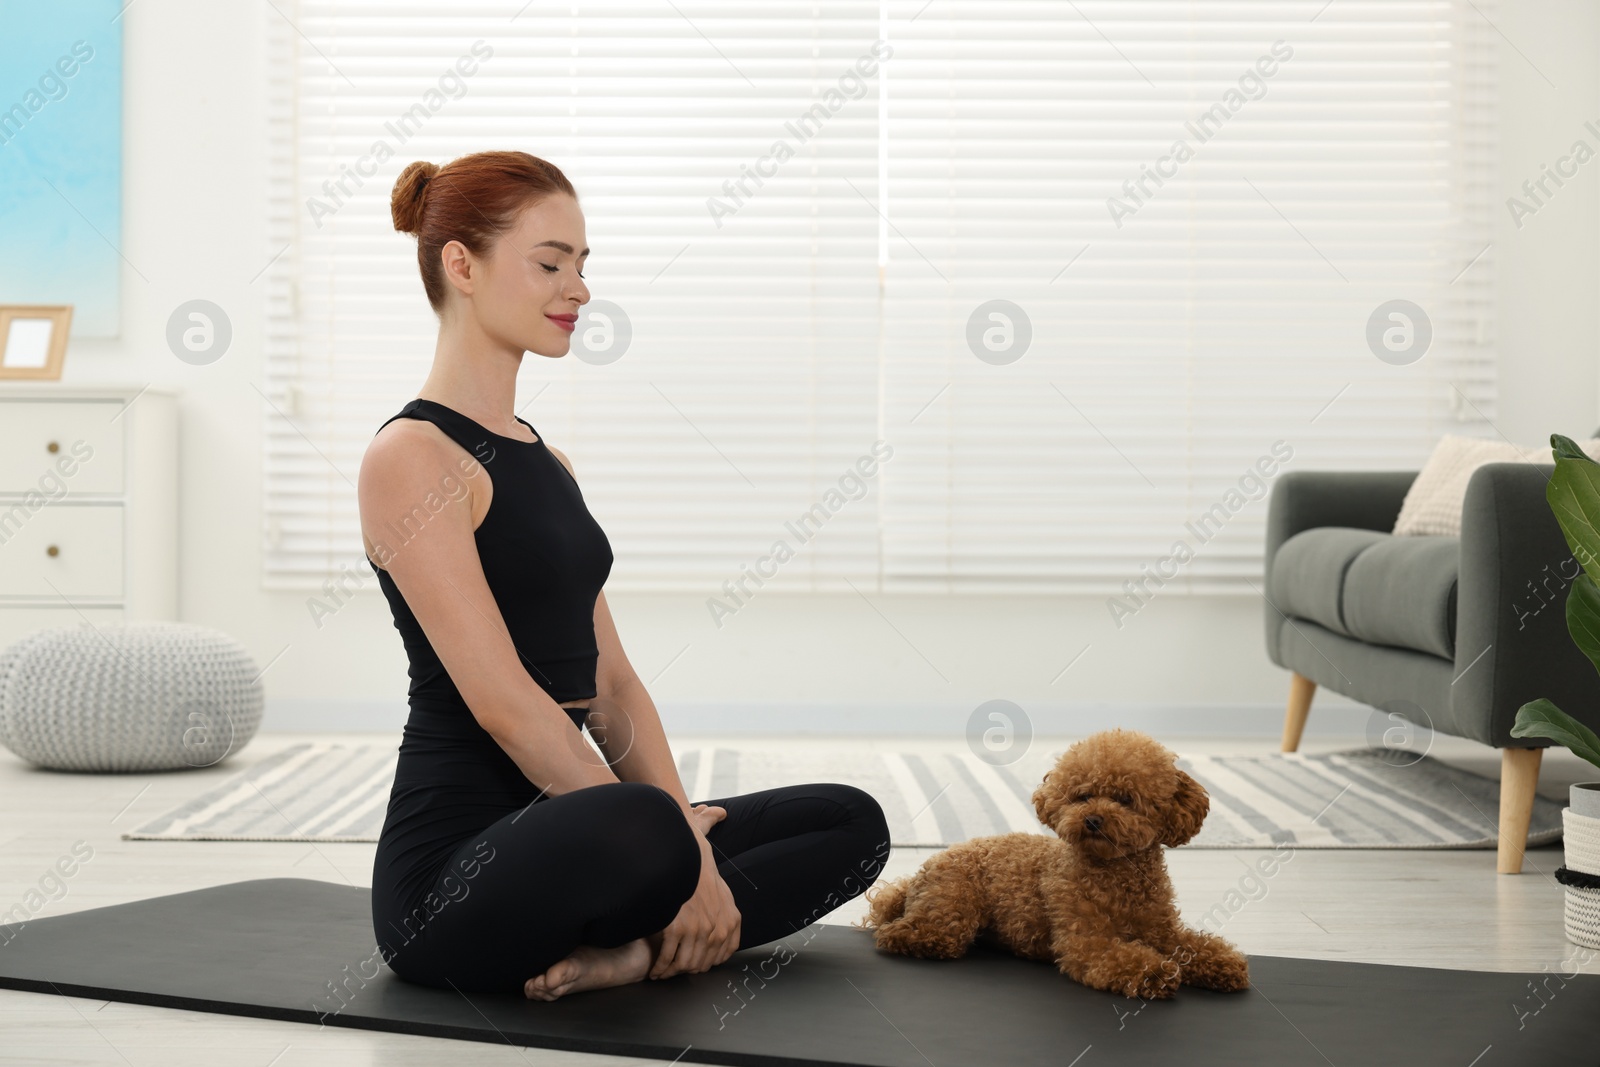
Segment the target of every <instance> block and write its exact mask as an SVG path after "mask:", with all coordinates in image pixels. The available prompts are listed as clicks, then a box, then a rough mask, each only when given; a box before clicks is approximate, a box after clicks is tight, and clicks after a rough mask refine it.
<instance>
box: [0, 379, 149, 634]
mask: <svg viewBox="0 0 1600 1067" xmlns="http://www.w3.org/2000/svg"><path fill="white" fill-rule="evenodd" d="M177 617H178V398H177V394H176V392H174V391H172V390H167V389H160V388H156V387H151V386H142V385H102V386H87V385H81V386H80V385H63V384H61V383H59V382H0V648H4V647H5V646H6V645H9V644H10V643H11V642H13V641H15V640H16V639H17V638H19V637H21V636H22V635H24V634H26V633H29V632H30V631H33V630H36V629H39V628H42V627H45V626H61V625H66V624H74V625H85V624H89V625H94V626H99V625H102V624H103V623H108V622H121V621H133V620H141V619H176V618H177Z"/></svg>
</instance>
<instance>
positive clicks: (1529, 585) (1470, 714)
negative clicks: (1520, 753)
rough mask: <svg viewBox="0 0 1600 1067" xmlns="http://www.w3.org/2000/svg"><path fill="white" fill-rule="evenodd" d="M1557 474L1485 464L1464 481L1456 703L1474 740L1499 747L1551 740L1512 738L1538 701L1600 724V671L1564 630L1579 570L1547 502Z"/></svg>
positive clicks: (1543, 466)
mask: <svg viewBox="0 0 1600 1067" xmlns="http://www.w3.org/2000/svg"><path fill="white" fill-rule="evenodd" d="M1554 472H1555V467H1554V466H1553V465H1551V464H1548V463H1488V464H1485V465H1484V466H1482V467H1480V468H1478V469H1477V470H1476V471H1474V472H1473V474H1472V478H1471V480H1470V481H1469V482H1468V483H1467V495H1466V501H1465V503H1464V505H1463V508H1462V512H1461V570H1460V573H1459V575H1458V577H1457V585H1456V668H1455V670H1456V675H1455V677H1456V681H1455V682H1454V683H1453V684H1452V686H1451V699H1450V705H1451V710H1452V713H1453V715H1454V718H1455V720H1456V722H1457V724H1458V725H1459V726H1461V727H1462V728H1463V729H1464V730H1467V731H1469V733H1468V736H1471V737H1473V738H1475V739H1476V740H1479V741H1482V742H1484V743H1485V744H1490V745H1494V746H1495V747H1496V748H1505V747H1529V746H1530V745H1542V744H1546V743H1547V742H1542V741H1536V740H1534V739H1532V738H1513V737H1512V736H1511V725H1512V723H1513V722H1515V721H1516V716H1517V709H1518V708H1520V707H1521V706H1522V705H1523V704H1526V703H1527V702H1528V701H1530V700H1535V699H1537V698H1539V697H1547V698H1549V699H1550V700H1553V701H1555V703H1556V705H1557V706H1558V707H1560V708H1561V709H1562V710H1563V711H1565V712H1567V713H1568V714H1570V715H1572V716H1573V717H1575V718H1577V719H1579V720H1581V721H1583V722H1584V723H1586V724H1587V725H1588V726H1590V727H1591V728H1596V729H1600V711H1597V709H1600V676H1597V675H1596V673H1595V668H1594V665H1593V664H1591V663H1590V662H1589V660H1588V658H1587V657H1585V656H1584V654H1583V653H1582V652H1580V651H1579V650H1578V646H1577V645H1575V644H1573V642H1572V636H1571V635H1570V634H1569V633H1568V632H1567V611H1566V607H1567V591H1568V589H1570V588H1571V585H1572V582H1573V580H1574V579H1575V578H1577V576H1578V572H1579V568H1578V564H1577V562H1576V561H1575V560H1574V559H1573V558H1572V550H1571V548H1569V547H1568V545H1567V541H1566V538H1565V537H1564V536H1563V535H1562V533H1561V526H1560V525H1559V524H1558V523H1557V522H1556V518H1555V515H1554V514H1553V513H1552V512H1551V510H1550V504H1549V502H1548V501H1547V500H1546V499H1545V486H1546V485H1548V484H1549V481H1550V476H1551V475H1552V474H1553V473H1554Z"/></svg>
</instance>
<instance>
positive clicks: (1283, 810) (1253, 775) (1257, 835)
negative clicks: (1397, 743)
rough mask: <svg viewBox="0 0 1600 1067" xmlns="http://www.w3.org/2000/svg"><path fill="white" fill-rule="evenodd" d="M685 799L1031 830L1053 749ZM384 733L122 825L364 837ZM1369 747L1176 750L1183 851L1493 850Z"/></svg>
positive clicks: (234, 780)
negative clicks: (824, 791) (810, 801)
mask: <svg viewBox="0 0 1600 1067" xmlns="http://www.w3.org/2000/svg"><path fill="white" fill-rule="evenodd" d="M676 754H677V762H678V776H679V778H680V779H681V780H682V781H683V783H684V788H685V789H686V790H687V792H688V794H689V799H690V800H691V801H692V802H695V803H699V802H701V801H704V800H713V799H718V798H722V797H728V796H734V795H737V794H740V793H753V792H756V791H758V790H762V789H770V788H773V787H775V786H780V785H791V784H797V783H803V782H845V783H848V784H851V785H855V786H859V787H860V788H862V789H864V790H866V791H867V792H868V793H870V794H872V796H873V797H875V798H876V799H877V801H878V803H879V804H880V805H882V807H883V810H884V814H885V816H886V817H887V818H888V821H889V831H890V839H891V843H892V844H893V845H895V846H898V847H927V846H931V847H944V846H947V845H951V844H954V843H956V842H958V841H965V840H967V839H968V838H972V837H983V836H987V835H990V834H1003V833H1008V832H1011V831H1015V830H1020V831H1024V832H1027V833H1038V834H1045V833H1048V832H1049V831H1047V830H1045V829H1044V827H1042V826H1041V825H1040V824H1039V821H1038V818H1037V816H1036V815H1035V814H1034V810H1033V804H1032V800H1031V796H1032V793H1033V790H1034V788H1036V787H1037V786H1038V784H1039V782H1040V781H1041V780H1042V779H1043V777H1044V774H1045V772H1046V771H1048V770H1049V769H1050V767H1051V766H1052V765H1053V764H1054V762H1055V759H1056V757H1057V756H1058V755H1059V754H1060V750H1059V749H1056V750H1054V751H1039V752H1034V753H1030V754H1029V755H1028V756H1027V757H1024V758H1023V759H1022V760H1019V761H1018V762H1016V763H1013V764H1011V765H1009V766H993V765H991V764H989V763H987V762H985V761H983V760H980V759H978V758H977V757H976V756H974V755H972V754H971V753H970V752H967V751H965V750H960V751H951V750H934V749H925V750H923V751H909V750H902V751H887V750H885V751H870V750H867V749H864V748H861V749H849V750H839V749H824V748H807V747H805V746H802V745H793V746H789V747H786V748H784V749H775V748H758V747H749V748H742V747H732V746H728V745H717V746H712V747H694V746H687V747H681V748H678V749H677V750H676ZM396 757H397V752H396V749H395V747H394V746H391V745H344V744H337V743H331V742H302V743H300V744H296V745H292V746H289V747H287V748H284V749H282V750H281V751H279V752H276V753H274V754H272V755H270V756H267V757H266V758H264V759H262V760H260V761H259V762H257V763H255V764H254V765H252V766H251V767H249V768H247V769H245V770H244V771H241V772H240V773H238V774H236V775H234V776H232V777H231V778H228V779H226V780H224V781H222V782H220V783H218V784H217V785H216V786H214V787H212V788H210V789H208V790H206V791H205V792H203V793H201V794H200V795H199V796H197V797H195V798H194V799H192V800H190V801H188V802H187V803H184V804H181V805H179V806H178V807H177V808H175V809H173V810H172V811H169V812H167V813H166V814H164V815H161V816H160V817H158V818H155V819H152V820H150V821H149V822H146V823H145V824H143V825H142V826H139V827H138V828H137V829H135V830H132V831H130V832H127V833H124V834H123V835H122V836H123V838H125V839H128V840H162V841H174V840H181V841H376V840H377V839H378V833H379V831H380V830H381V829H382V828H383V818H384V813H385V810H386V808H387V806H388V801H389V790H390V786H391V785H392V783H393V781H394V769H395V760H396ZM1409 759H1410V757H1405V758H1404V761H1402V760H1395V759H1392V758H1389V754H1388V753H1385V752H1383V751H1380V750H1372V749H1355V750H1351V751H1348V752H1339V753H1333V754H1328V755H1302V754H1299V753H1292V754H1288V755H1283V754H1273V755H1267V756H1199V755H1196V756H1184V757H1182V758H1181V759H1180V760H1179V765H1180V766H1182V767H1183V768H1184V769H1186V770H1188V771H1189V772H1190V773H1191V774H1193V775H1194V776H1195V777H1196V778H1197V779H1198V780H1199V781H1200V782H1201V784H1203V785H1204V786H1205V787H1206V790H1207V791H1208V792H1209V793H1210V794H1211V812H1210V814H1209V815H1208V816H1207V818H1206V821H1205V825H1204V827H1203V828H1202V829H1201V831H1200V834H1199V836H1198V837H1196V838H1195V839H1194V840H1193V841H1192V842H1190V844H1189V846H1188V847H1191V848H1270V847H1272V846H1273V845H1275V844H1278V843H1280V842H1283V843H1290V844H1294V845H1297V846H1299V847H1303V848H1493V847H1494V845H1495V817H1496V815H1497V813H1498V811H1499V804H1500V800H1499V784H1498V783H1497V782H1494V781H1492V780H1490V779H1487V778H1484V777H1482V776H1481V775H1476V774H1472V773H1470V772H1467V771H1462V770H1459V769H1457V768H1454V767H1451V766H1449V765H1448V764H1445V763H1441V762H1439V761H1438V760H1435V759H1432V758H1427V757H1425V758H1423V759H1422V760H1420V761H1417V762H1414V763H1413V762H1409ZM1560 836H1561V806H1560V805H1558V804H1556V803H1554V802H1553V801H1549V800H1546V799H1544V798H1543V797H1540V798H1538V800H1536V801H1535V804H1534V811H1533V820H1532V825H1531V827H1530V832H1529V835H1528V843H1529V844H1530V845H1540V844H1545V843H1548V842H1551V841H1555V840H1557V839H1559V838H1560Z"/></svg>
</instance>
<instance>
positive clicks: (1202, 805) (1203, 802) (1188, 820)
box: [1161, 770, 1211, 848]
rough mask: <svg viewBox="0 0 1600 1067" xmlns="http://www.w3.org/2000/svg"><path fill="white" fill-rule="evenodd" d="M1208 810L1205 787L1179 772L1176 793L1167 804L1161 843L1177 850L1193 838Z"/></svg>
mask: <svg viewBox="0 0 1600 1067" xmlns="http://www.w3.org/2000/svg"><path fill="white" fill-rule="evenodd" d="M1210 810H1211V798H1210V797H1209V796H1208V795H1206V791H1205V787H1204V786H1202V785H1201V784H1200V783H1199V782H1197V781H1195V780H1194V779H1193V778H1191V777H1190V776H1189V775H1188V774H1186V773H1184V772H1183V771H1181V770H1180V771H1179V772H1178V788H1177V791H1176V792H1174V793H1173V794H1172V799H1171V800H1170V801H1169V802H1168V803H1167V811H1166V822H1167V825H1166V830H1165V832H1164V833H1162V835H1161V843H1162V844H1163V845H1170V846H1172V847H1173V848H1177V847H1178V846H1179V845H1181V844H1183V843H1185V842H1186V841H1188V840H1189V839H1190V838H1192V837H1194V835H1195V834H1197V833H1199V832H1200V824H1201V823H1203V822H1205V821H1206V812H1208V811H1210Z"/></svg>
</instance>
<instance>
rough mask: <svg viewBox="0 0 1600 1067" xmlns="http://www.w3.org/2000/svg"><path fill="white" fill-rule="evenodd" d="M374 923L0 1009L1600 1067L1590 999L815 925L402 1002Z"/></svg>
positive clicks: (283, 912) (509, 1032)
mask: <svg viewBox="0 0 1600 1067" xmlns="http://www.w3.org/2000/svg"><path fill="white" fill-rule="evenodd" d="M368 901H369V898H368V890H366V889H364V888H360V887H352V886H345V885H336V884H334V883H332V882H320V881H313V880H310V879H303V878H267V879H260V880H256V881H249V882H233V883H231V884H228V885H220V886H214V887H212V888H209V889H199V890H195V891H193V892H189V893H177V894H174V895H171V896H164V897H156V898H154V899H151V900H141V901H137V902H135V903H131V904H118V905H114V906H112V907H105V908H94V909H90V910H88V911H80V912H76V913H73V914H69V915H60V916H52V917H47V918H39V919H33V920H30V921H28V922H26V923H18V924H13V925H6V926H0V986H4V987H9V988H12V989H24V990H31V991H35V992H41V993H64V994H70V995H73V996H84V997H104V998H106V999H109V1000H122V1001H130V1002H132V1003H136V1004H153V1005H158V1006H161V1007H170V1008H189V1009H193V1010H198V1011H212V1012H223V1013H227V1014H234V1015H250V1016H256V1017H259V1018H265V1019H285V1020H289V1021H292V1022H304V1023H311V1024H313V1025H318V1024H322V1025H337V1026H353V1027H360V1028H363V1029H368V1030H392V1031H395V1032H398V1033H408V1034H425V1035H429V1036H433V1037H450V1038H460V1039H465V1040H470V1041H487V1042H490V1043H493V1044H500V1043H510V1044H512V1045H515V1046H519V1047H521V1046H535V1047H539V1048H549V1049H571V1050H576V1051H582V1052H593V1053H604V1054H611V1055H621V1056H640V1057H651V1058H657V1059H661V1060H662V1061H664V1062H671V1061H674V1060H677V1061H679V1062H685V1061H689V1062H697V1063H730V1064H759V1065H763V1067H766V1065H776V1064H864V1065H871V1067H929V1065H932V1067H958V1065H963V1064H974V1065H977V1064H983V1065H988V1064H995V1063H1004V1064H1021V1065H1031V1064H1041V1065H1043V1064H1049V1065H1051V1067H1071V1065H1074V1064H1076V1065H1078V1067H1105V1065H1111V1064H1153V1063H1174V1064H1176V1063H1181V1064H1185V1065H1190V1067H1205V1065H1212V1064H1215V1065H1219V1067H1220V1065H1226V1067H1241V1065H1244V1064H1273V1065H1285V1064H1314V1065H1316V1067H1327V1065H1328V1064H1333V1065H1336V1067H1347V1065H1351V1067H1353V1065H1365V1064H1405V1065H1406V1067H1428V1065H1432V1064H1439V1065H1442V1067H1500V1065H1507V1064H1517V1065H1521V1064H1546V1063H1549V1064H1556V1063H1561V1064H1580V1063H1581V1064H1591V1063H1594V1062H1596V1046H1595V1034H1596V1030H1595V1020H1596V1019H1597V1018H1600V976H1592V975H1578V976H1575V977H1571V976H1569V977H1562V976H1561V975H1560V974H1558V973H1557V972H1556V971H1553V970H1552V971H1548V972H1542V973H1536V974H1511V973H1492V972H1480V971H1450V970H1439V969H1434V968H1423V967H1391V966H1381V965H1377V964H1363V963H1335V962H1327V961H1319V960H1301V959H1286V958H1281V957H1275V956H1256V957H1254V958H1252V960H1251V962H1250V969H1251V978H1252V980H1253V984H1254V988H1252V989H1250V990H1248V991H1246V992H1243V993H1235V994H1225V993H1212V992H1208V991H1206V990H1198V989H1190V988H1184V989H1182V990H1181V991H1180V992H1179V994H1178V997H1177V998H1176V999H1175V1000H1170V1001H1151V1002H1148V1003H1146V1002H1141V1001H1139V1000H1137V999H1132V1000H1130V999H1126V998H1123V997H1119V996H1116V995H1114V994H1109V993H1101V992H1097V991H1095V990H1092V989H1086V988H1084V987H1083V986H1080V985H1078V984H1077V983H1075V982H1073V981H1071V980H1070V979H1068V978H1066V977H1064V976H1062V975H1061V974H1059V973H1057V971H1056V970H1055V968H1054V967H1053V966H1052V965H1050V964H1048V963H1040V962H1033V961H1027V960H1019V959H1017V958H1015V957H1013V956H1010V955H1007V954H1005V953H1001V952H998V951H995V950H992V949H987V948H975V949H974V950H973V951H972V953H971V954H970V955H968V956H966V957H964V958H963V959H960V960H919V959H910V958H907V957H903V956H896V955H893V954H890V953H884V952H879V951H878V950H877V949H876V948H875V947H874V946H873V944H872V937H871V934H869V933H868V932H867V931H865V930H858V929H854V928H851V927H844V926H816V925H814V926H810V927H807V928H806V929H805V930H802V931H799V932H798V933H796V934H793V935H791V936H790V937H788V938H785V939H784V940H782V941H777V942H773V943H771V944H769V945H762V946H757V947H755V948H749V949H745V950H744V951H742V952H739V953H737V954H735V955H734V956H733V957H732V958H730V959H729V960H727V961H725V962H724V963H723V964H722V965H721V966H719V967H716V968H714V969H713V970H711V971H708V972H706V973H705V974H697V975H678V976H676V977H674V978H669V979H664V980H659V981H650V980H646V981H643V982H639V983H636V984H634V985H629V986H621V987H618V988H614V989H604V990H593V991H590V992H587V993H576V994H571V995H569V996H567V997H564V998H562V999H561V1000H558V1001H554V1002H545V1001H530V1000H527V999H524V998H523V997H522V996H520V995H519V994H516V993H510V994H481V993H471V994H461V993H457V992H453V991H451V990H438V989H430V988H427V987H422V986H415V985H410V984H408V983H405V982H402V981H401V980H399V979H398V978H396V977H395V976H394V975H393V974H391V973H390V972H389V970H388V968H387V967H383V966H382V963H381V959H380V958H379V957H378V956H377V955H376V948H377V946H376V944H375V942H374V939H373V934H372V924H371V921H370V918H369V911H368V907H369V902H368ZM375 969H376V970H377V972H378V973H377V976H376V977H374V978H368V977H366V976H370V975H372V974H373V973H374V970H375ZM341 981H343V982H344V983H345V989H346V992H345V993H344V997H343V999H340V998H338V997H336V996H335V995H334V993H333V989H334V987H335V985H336V984H337V983H339V982H341Z"/></svg>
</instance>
